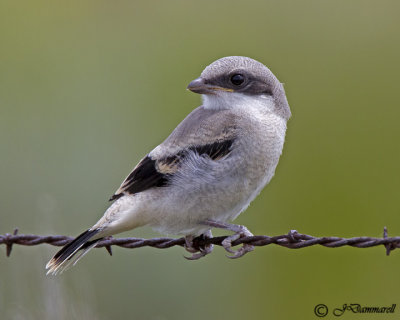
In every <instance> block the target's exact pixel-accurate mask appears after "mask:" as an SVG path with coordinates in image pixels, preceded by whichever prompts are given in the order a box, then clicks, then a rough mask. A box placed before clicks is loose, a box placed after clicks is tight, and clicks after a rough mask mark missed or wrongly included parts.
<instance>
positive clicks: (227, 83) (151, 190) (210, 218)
mask: <svg viewBox="0 0 400 320" xmlns="http://www.w3.org/2000/svg"><path fill="white" fill-rule="evenodd" d="M187 89H188V90H190V91H192V92H194V93H197V94H200V95H201V97H202V104H201V105H200V106H199V107H197V108H195V109H194V110H193V111H192V112H191V113H189V115H188V116H187V117H186V118H185V119H184V120H183V121H182V122H181V123H180V124H179V125H178V126H177V127H176V128H175V129H174V130H173V131H172V133H171V134H170V135H169V136H168V137H167V138H166V140H164V142H162V143H161V144H160V145H158V146H157V147H155V148H154V149H153V150H152V151H151V152H149V153H148V154H147V155H146V156H145V157H144V158H143V159H142V160H141V161H140V162H139V163H138V164H137V165H136V167H135V168H134V169H133V171H132V172H131V173H130V174H129V175H128V176H127V177H126V179H125V180H124V181H123V182H122V184H121V186H120V187H119V188H118V190H117V191H116V192H115V193H114V195H113V196H112V197H111V199H110V201H112V204H111V205H110V207H109V208H108V209H107V210H106V211H105V213H104V215H103V216H102V217H101V218H100V220H98V222H97V223H96V224H94V225H93V226H92V227H91V228H89V229H87V230H86V231H84V232H83V233H82V234H80V235H79V236H78V237H76V238H75V239H74V240H73V241H72V242H70V243H68V244H67V245H65V246H64V247H63V248H62V249H61V250H59V251H58V252H57V253H56V254H55V255H54V256H53V258H52V259H51V260H50V261H49V262H48V264H47V265H46V269H47V270H48V271H47V274H58V273H60V272H63V271H64V270H66V269H67V268H68V267H69V266H71V265H75V264H76V263H77V262H78V260H80V259H81V258H82V257H83V256H84V255H85V254H86V253H87V252H88V251H89V250H90V249H92V248H93V247H95V246H96V244H97V243H98V242H99V241H101V240H102V239H104V238H105V237H109V236H112V235H115V234H118V233H120V232H124V231H127V230H131V229H135V228H138V227H142V226H150V227H152V228H153V229H155V230H156V231H158V232H160V233H162V234H167V235H171V234H174V235H181V236H184V238H185V245H184V247H185V249H186V250H187V251H188V252H189V253H191V254H192V255H191V256H189V257H186V258H188V259H189V260H197V259H199V258H202V257H204V256H206V255H207V254H209V253H211V252H212V250H213V246H212V245H211V244H210V245H205V246H203V247H200V248H199V247H196V246H194V242H193V241H194V239H196V238H197V237H203V238H205V239H207V238H211V237H212V233H211V229H212V228H219V229H225V230H229V231H232V232H233V234H232V235H230V236H227V237H226V238H225V240H224V241H223V242H222V245H223V247H224V248H225V250H226V251H227V252H229V253H231V254H232V255H230V256H229V257H231V258H238V257H241V256H243V255H244V254H246V253H248V252H250V251H252V250H253V249H254V247H253V246H252V245H250V244H243V245H241V247H240V248H239V249H237V250H233V249H232V242H233V241H235V240H237V239H239V238H241V237H246V236H252V233H251V232H250V231H249V230H248V229H247V228H246V227H245V226H242V225H236V224H232V223H231V222H232V221H233V220H234V219H235V218H237V217H238V215H239V214H240V213H241V212H243V211H244V210H245V209H246V208H247V207H248V206H249V204H250V202H251V201H253V200H254V199H255V198H256V196H257V195H258V194H259V193H260V192H261V190H262V189H263V188H264V187H265V186H266V185H267V184H268V183H269V182H270V180H271V178H272V177H273V176H274V173H275V169H276V166H277V164H278V161H279V158H280V156H281V154H282V150H283V145H284V141H285V135H286V128H287V121H288V120H289V118H290V117H291V111H290V107H289V104H288V101H287V98H286V94H285V90H284V87H283V84H282V83H281V82H279V80H278V79H277V78H276V76H275V75H274V74H273V73H272V72H271V71H270V69H268V68H267V67H266V66H265V65H264V64H262V63H261V62H259V61H256V60H254V59H251V58H249V57H244V56H228V57H224V58H220V59H218V60H216V61H214V62H213V63H211V64H210V65H208V66H207V67H206V68H205V69H204V70H203V72H202V73H201V75H200V77H199V78H197V79H195V80H193V81H191V82H190V83H189V85H188V86H187Z"/></svg>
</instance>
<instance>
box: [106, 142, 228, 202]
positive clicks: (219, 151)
mask: <svg viewBox="0 0 400 320" xmlns="http://www.w3.org/2000/svg"><path fill="white" fill-rule="evenodd" d="M233 142H234V139H229V140H222V141H217V142H214V143H209V144H205V145H199V146H190V147H189V148H187V149H185V150H181V151H179V152H178V153H176V154H175V155H173V156H169V157H165V158H162V159H158V160H153V159H151V158H150V157H149V156H146V157H145V158H144V159H143V160H142V161H141V162H140V163H139V164H138V165H137V166H136V168H135V169H134V170H133V171H132V172H131V174H130V175H129V176H128V177H127V178H126V179H125V181H124V182H123V183H122V185H121V187H120V188H119V189H118V190H117V192H116V193H115V194H114V195H113V196H112V197H111V199H110V201H112V200H115V199H118V198H120V197H122V196H123V195H124V193H129V194H135V193H138V192H142V191H144V190H147V189H150V188H154V187H163V186H165V185H167V183H168V178H169V176H171V175H172V174H173V173H174V172H175V171H176V170H177V169H178V168H179V166H180V163H182V161H183V160H184V159H185V158H186V157H187V155H188V153H189V152H190V151H192V152H196V153H197V154H199V155H201V156H208V157H210V158H211V159H212V160H218V159H221V158H222V157H224V156H226V155H227V154H229V152H230V151H231V147H232V144H233Z"/></svg>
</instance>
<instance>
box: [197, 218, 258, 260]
mask: <svg viewBox="0 0 400 320" xmlns="http://www.w3.org/2000/svg"><path fill="white" fill-rule="evenodd" d="M204 224H206V225H208V226H211V227H214V228H220V229H226V230H230V231H233V232H235V234H233V235H231V236H229V237H226V238H225V239H224V240H223V241H222V246H223V247H224V249H225V250H226V251H228V252H229V253H232V254H233V256H227V257H228V258H231V259H236V258H240V257H242V256H244V255H245V254H246V253H247V252H250V251H253V250H254V246H253V245H251V244H247V243H243V245H242V246H241V247H240V248H239V249H238V250H236V251H235V250H233V249H232V242H234V241H235V240H237V239H240V238H243V237H252V236H253V234H252V233H251V232H250V231H249V230H248V229H247V228H246V227H245V226H241V225H237V224H230V223H225V222H218V221H214V220H206V221H205V222H204Z"/></svg>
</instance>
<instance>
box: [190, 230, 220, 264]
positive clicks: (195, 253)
mask: <svg viewBox="0 0 400 320" xmlns="http://www.w3.org/2000/svg"><path fill="white" fill-rule="evenodd" d="M200 237H204V238H206V239H208V238H211V237H212V234H211V231H208V232H207V233H205V234H203V235H201V236H200ZM193 240H194V237H193V236H186V237H185V245H184V247H185V249H186V251H188V252H190V253H192V255H191V256H190V257H186V256H183V257H184V258H185V259H187V260H198V259H200V258H202V257H204V256H206V255H208V254H209V253H211V252H212V251H213V249H214V245H213V244H207V245H205V246H204V247H199V248H196V247H194V246H193Z"/></svg>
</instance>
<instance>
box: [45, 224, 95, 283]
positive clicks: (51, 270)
mask: <svg viewBox="0 0 400 320" xmlns="http://www.w3.org/2000/svg"><path fill="white" fill-rule="evenodd" d="M99 232H100V230H99V229H94V230H90V229H89V230H86V231H85V232H83V233H81V234H80V235H79V236H77V237H76V238H75V239H74V240H72V241H71V242H70V243H68V244H67V245H65V246H64V247H62V249H61V250H60V251H58V252H57V253H56V254H55V255H54V257H53V258H51V260H50V261H49V262H48V263H47V265H46V269H47V274H53V275H57V274H58V273H61V272H63V271H64V270H66V269H68V268H69V267H70V266H71V265H75V264H76V263H77V262H78V261H79V260H80V259H81V258H82V257H83V256H84V255H85V254H86V253H87V252H88V251H89V250H90V249H92V248H93V247H95V246H96V244H97V243H98V242H99V241H100V240H102V238H99V239H95V240H91V239H92V238H93V237H94V236H95V235H96V234H97V233H99ZM80 249H82V250H83V251H82V252H81V253H79V254H78V255H77V253H78V251H79V250H80Z"/></svg>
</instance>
